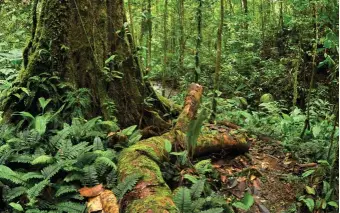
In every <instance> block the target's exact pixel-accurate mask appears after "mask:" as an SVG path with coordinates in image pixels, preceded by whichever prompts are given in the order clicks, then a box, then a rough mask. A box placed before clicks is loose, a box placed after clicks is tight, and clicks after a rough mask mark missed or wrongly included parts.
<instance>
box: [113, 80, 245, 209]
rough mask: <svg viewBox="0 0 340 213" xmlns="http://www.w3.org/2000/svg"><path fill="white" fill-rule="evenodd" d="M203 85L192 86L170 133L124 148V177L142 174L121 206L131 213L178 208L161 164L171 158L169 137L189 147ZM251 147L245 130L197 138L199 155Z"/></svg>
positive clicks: (121, 171) (121, 159)
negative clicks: (187, 139) (166, 143)
mask: <svg viewBox="0 0 340 213" xmlns="http://www.w3.org/2000/svg"><path fill="white" fill-rule="evenodd" d="M202 93H203V88H202V87H201V86H200V85H198V84H192V85H191V86H190V87H189V91H188V95H187V97H186V99H185V103H184V108H183V110H182V112H181V114H180V115H179V117H178V121H177V124H176V125H175V127H174V128H173V129H172V130H171V131H170V132H168V133H165V134H163V135H161V136H157V137H151V138H148V139H146V140H142V141H139V142H138V143H136V144H135V145H133V146H131V147H129V148H127V149H125V150H123V151H122V152H121V154H120V157H119V160H118V177H119V179H120V180H124V178H126V177H128V176H129V175H131V174H137V175H138V174H139V175H141V176H142V178H141V179H140V181H139V182H138V183H137V185H136V186H135V187H134V189H133V190H132V191H131V192H129V193H128V194H126V195H125V196H124V199H123V201H122V203H121V208H123V211H124V212H129V213H144V212H147V213H158V212H159V213H172V212H174V213H175V212H177V208H176V206H175V204H174V202H173V200H172V192H171V189H170V188H169V186H168V185H167V184H166V182H165V181H164V179H163V177H162V173H161V170H160V167H159V165H160V164H161V163H162V162H164V161H165V160H166V159H167V155H168V153H167V152H166V151H165V143H164V141H165V140H169V141H170V142H172V143H174V144H175V143H176V144H180V146H182V147H185V146H184V145H185V140H186V134H185V133H186V132H187V130H188V128H189V122H190V121H191V120H192V119H195V116H196V113H197V110H198V107H199V104H200V99H201V96H202ZM248 149H249V146H248V143H247V139H246V136H245V135H243V134H241V133H236V132H232V131H230V132H228V133H212V134H208V135H201V136H200V137H199V138H198V141H197V147H196V149H195V156H199V155H203V154H208V153H214V152H220V151H222V150H228V151H237V152H246V151H247V150H248Z"/></svg>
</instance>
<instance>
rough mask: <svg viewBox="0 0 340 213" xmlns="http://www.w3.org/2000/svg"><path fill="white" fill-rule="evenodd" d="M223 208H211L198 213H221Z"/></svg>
mask: <svg viewBox="0 0 340 213" xmlns="http://www.w3.org/2000/svg"><path fill="white" fill-rule="evenodd" d="M222 212H223V208H212V209H208V210H205V211H200V213H222Z"/></svg>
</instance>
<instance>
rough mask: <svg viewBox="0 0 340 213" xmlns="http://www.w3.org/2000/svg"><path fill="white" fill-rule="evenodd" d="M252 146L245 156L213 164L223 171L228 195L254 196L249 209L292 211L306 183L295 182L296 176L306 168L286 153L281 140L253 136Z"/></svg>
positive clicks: (221, 172)
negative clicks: (249, 194)
mask: <svg viewBox="0 0 340 213" xmlns="http://www.w3.org/2000/svg"><path fill="white" fill-rule="evenodd" d="M250 140H251V147H250V150H249V152H248V153H246V154H245V155H239V156H237V157H235V158H233V159H230V158H229V159H228V158H224V159H215V161H213V166H214V167H215V169H217V170H218V171H219V173H220V177H221V181H222V182H223V186H222V191H223V192H224V193H225V194H227V195H228V194H229V195H234V196H235V197H237V198H242V197H243V195H244V193H245V192H249V193H251V194H252V195H253V197H254V199H255V203H256V205H254V206H253V207H252V209H251V210H250V211H249V212H254V213H255V212H256V213H257V212H260V213H267V212H273V213H280V212H290V211H289V209H291V207H292V206H293V204H294V203H295V201H296V196H297V195H298V194H301V193H302V191H303V189H304V188H303V184H297V183H296V182H294V179H293V178H292V177H293V176H292V175H297V174H300V173H301V172H302V168H301V167H300V166H299V165H298V164H297V163H296V162H295V161H294V160H292V159H291V157H290V156H291V155H290V153H286V154H285V153H284V152H283V147H282V145H280V142H279V141H275V140H273V139H270V138H267V137H263V138H260V139H254V138H250Z"/></svg>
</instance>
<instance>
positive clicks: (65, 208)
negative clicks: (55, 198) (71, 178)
mask: <svg viewBox="0 0 340 213" xmlns="http://www.w3.org/2000/svg"><path fill="white" fill-rule="evenodd" d="M56 207H57V209H58V211H60V212H68V213H77V212H79V213H82V212H84V211H85V208H86V206H85V205H84V204H80V203H74V202H62V203H58V204H57V205H56Z"/></svg>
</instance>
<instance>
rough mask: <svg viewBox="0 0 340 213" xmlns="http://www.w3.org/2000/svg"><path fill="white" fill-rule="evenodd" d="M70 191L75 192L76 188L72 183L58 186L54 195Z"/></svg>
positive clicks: (58, 195)
mask: <svg viewBox="0 0 340 213" xmlns="http://www.w3.org/2000/svg"><path fill="white" fill-rule="evenodd" d="M70 192H77V188H76V187H75V186H73V185H66V186H60V187H59V189H58V190H57V191H56V193H55V196H56V197H60V196H61V195H64V194H67V193H70Z"/></svg>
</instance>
